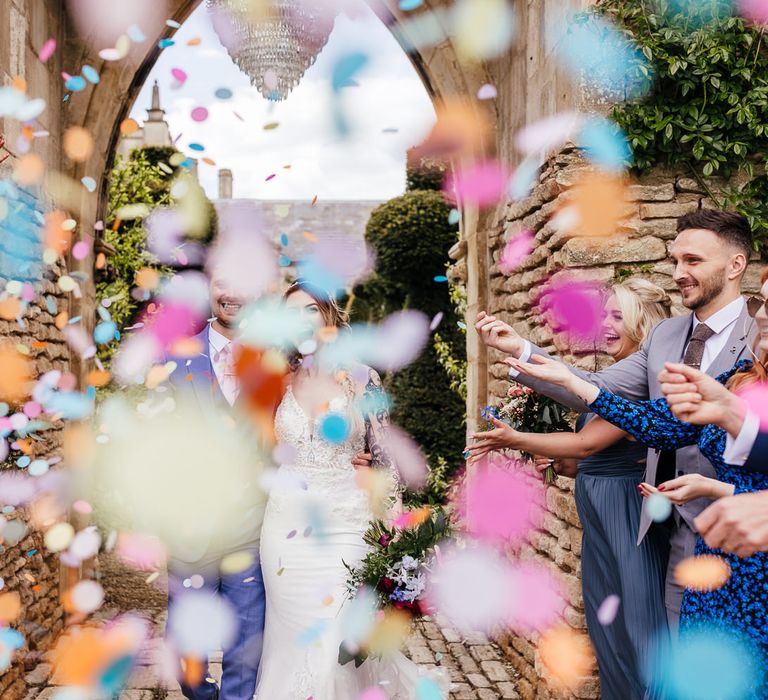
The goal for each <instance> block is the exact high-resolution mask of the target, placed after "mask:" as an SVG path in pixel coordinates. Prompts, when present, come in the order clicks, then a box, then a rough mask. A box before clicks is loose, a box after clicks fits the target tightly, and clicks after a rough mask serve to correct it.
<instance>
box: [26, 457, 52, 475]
mask: <svg viewBox="0 0 768 700" xmlns="http://www.w3.org/2000/svg"><path fill="white" fill-rule="evenodd" d="M28 471H29V473H30V474H31V475H32V476H42V475H43V474H45V473H46V472H47V471H48V462H47V461H46V460H44V459H35V460H32V462H31V464H30V465H29V470H28Z"/></svg>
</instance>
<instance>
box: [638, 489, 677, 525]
mask: <svg viewBox="0 0 768 700" xmlns="http://www.w3.org/2000/svg"><path fill="white" fill-rule="evenodd" d="M643 508H645V513H646V515H647V516H648V517H649V518H650V519H651V520H653V522H655V523H663V522H664V521H665V520H666V519H667V518H668V517H669V516H670V515H672V503H671V502H670V500H669V499H668V498H667V497H666V496H665V495H664V494H661V493H653V494H651V495H650V496H649V497H648V498H646V499H645V503H644V504H643Z"/></svg>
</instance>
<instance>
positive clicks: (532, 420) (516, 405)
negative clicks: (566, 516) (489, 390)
mask: <svg viewBox="0 0 768 700" xmlns="http://www.w3.org/2000/svg"><path fill="white" fill-rule="evenodd" d="M507 396H509V397H510V401H508V402H507V403H506V404H502V405H501V406H499V407H498V408H496V407H490V406H489V407H487V408H486V409H484V410H488V409H491V410H492V411H493V413H492V414H491V415H493V416H494V418H497V419H498V420H500V421H502V422H504V423H506V424H507V425H509V426H510V427H511V428H513V429H514V430H519V431H521V432H526V433H558V432H563V431H566V432H571V431H572V430H573V428H572V427H571V424H570V422H569V421H568V417H567V416H568V409H567V408H566V407H565V406H563V405H562V404H560V403H558V402H557V401H555V400H554V399H550V398H549V397H548V396H544V395H543V394H539V393H537V392H535V391H534V390H533V389H531V388H530V387H527V386H523V385H522V384H517V383H516V382H513V384H512V387H511V388H510V390H509V392H508V393H507ZM483 418H486V416H485V415H484V416H483ZM486 420H487V418H486ZM523 457H526V458H528V459H531V458H532V457H533V455H530V454H527V453H525V452H524V453H523ZM555 481H557V473H556V472H555V469H554V467H553V466H552V465H550V466H548V467H547V469H546V471H545V472H544V482H545V483H547V484H554V483H555Z"/></svg>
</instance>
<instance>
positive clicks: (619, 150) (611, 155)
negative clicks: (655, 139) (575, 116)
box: [580, 117, 632, 171]
mask: <svg viewBox="0 0 768 700" xmlns="http://www.w3.org/2000/svg"><path fill="white" fill-rule="evenodd" d="M580 140H581V144H582V145H583V146H584V148H585V150H586V153H587V157H588V158H589V159H590V160H592V161H593V162H594V163H595V164H597V165H599V166H600V167H601V168H603V169H605V170H612V171H621V170H623V169H624V167H625V166H627V165H629V164H630V160H631V158H632V151H631V150H630V148H629V143H628V142H627V139H626V137H625V136H624V132H622V130H621V129H620V128H619V127H618V126H617V125H616V124H615V123H614V122H612V121H610V120H609V119H603V118H600V117H593V118H591V119H588V120H587V122H586V123H585V124H584V126H583V128H582V130H581V139H580Z"/></svg>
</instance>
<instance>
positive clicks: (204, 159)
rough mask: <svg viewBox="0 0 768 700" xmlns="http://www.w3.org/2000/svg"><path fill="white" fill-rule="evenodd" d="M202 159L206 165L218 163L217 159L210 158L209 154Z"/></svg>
mask: <svg viewBox="0 0 768 700" xmlns="http://www.w3.org/2000/svg"><path fill="white" fill-rule="evenodd" d="M202 160H203V163H205V164H206V165H216V161H215V160H214V159H213V158H209V157H208V156H205V157H204V158H203V159H202Z"/></svg>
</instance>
